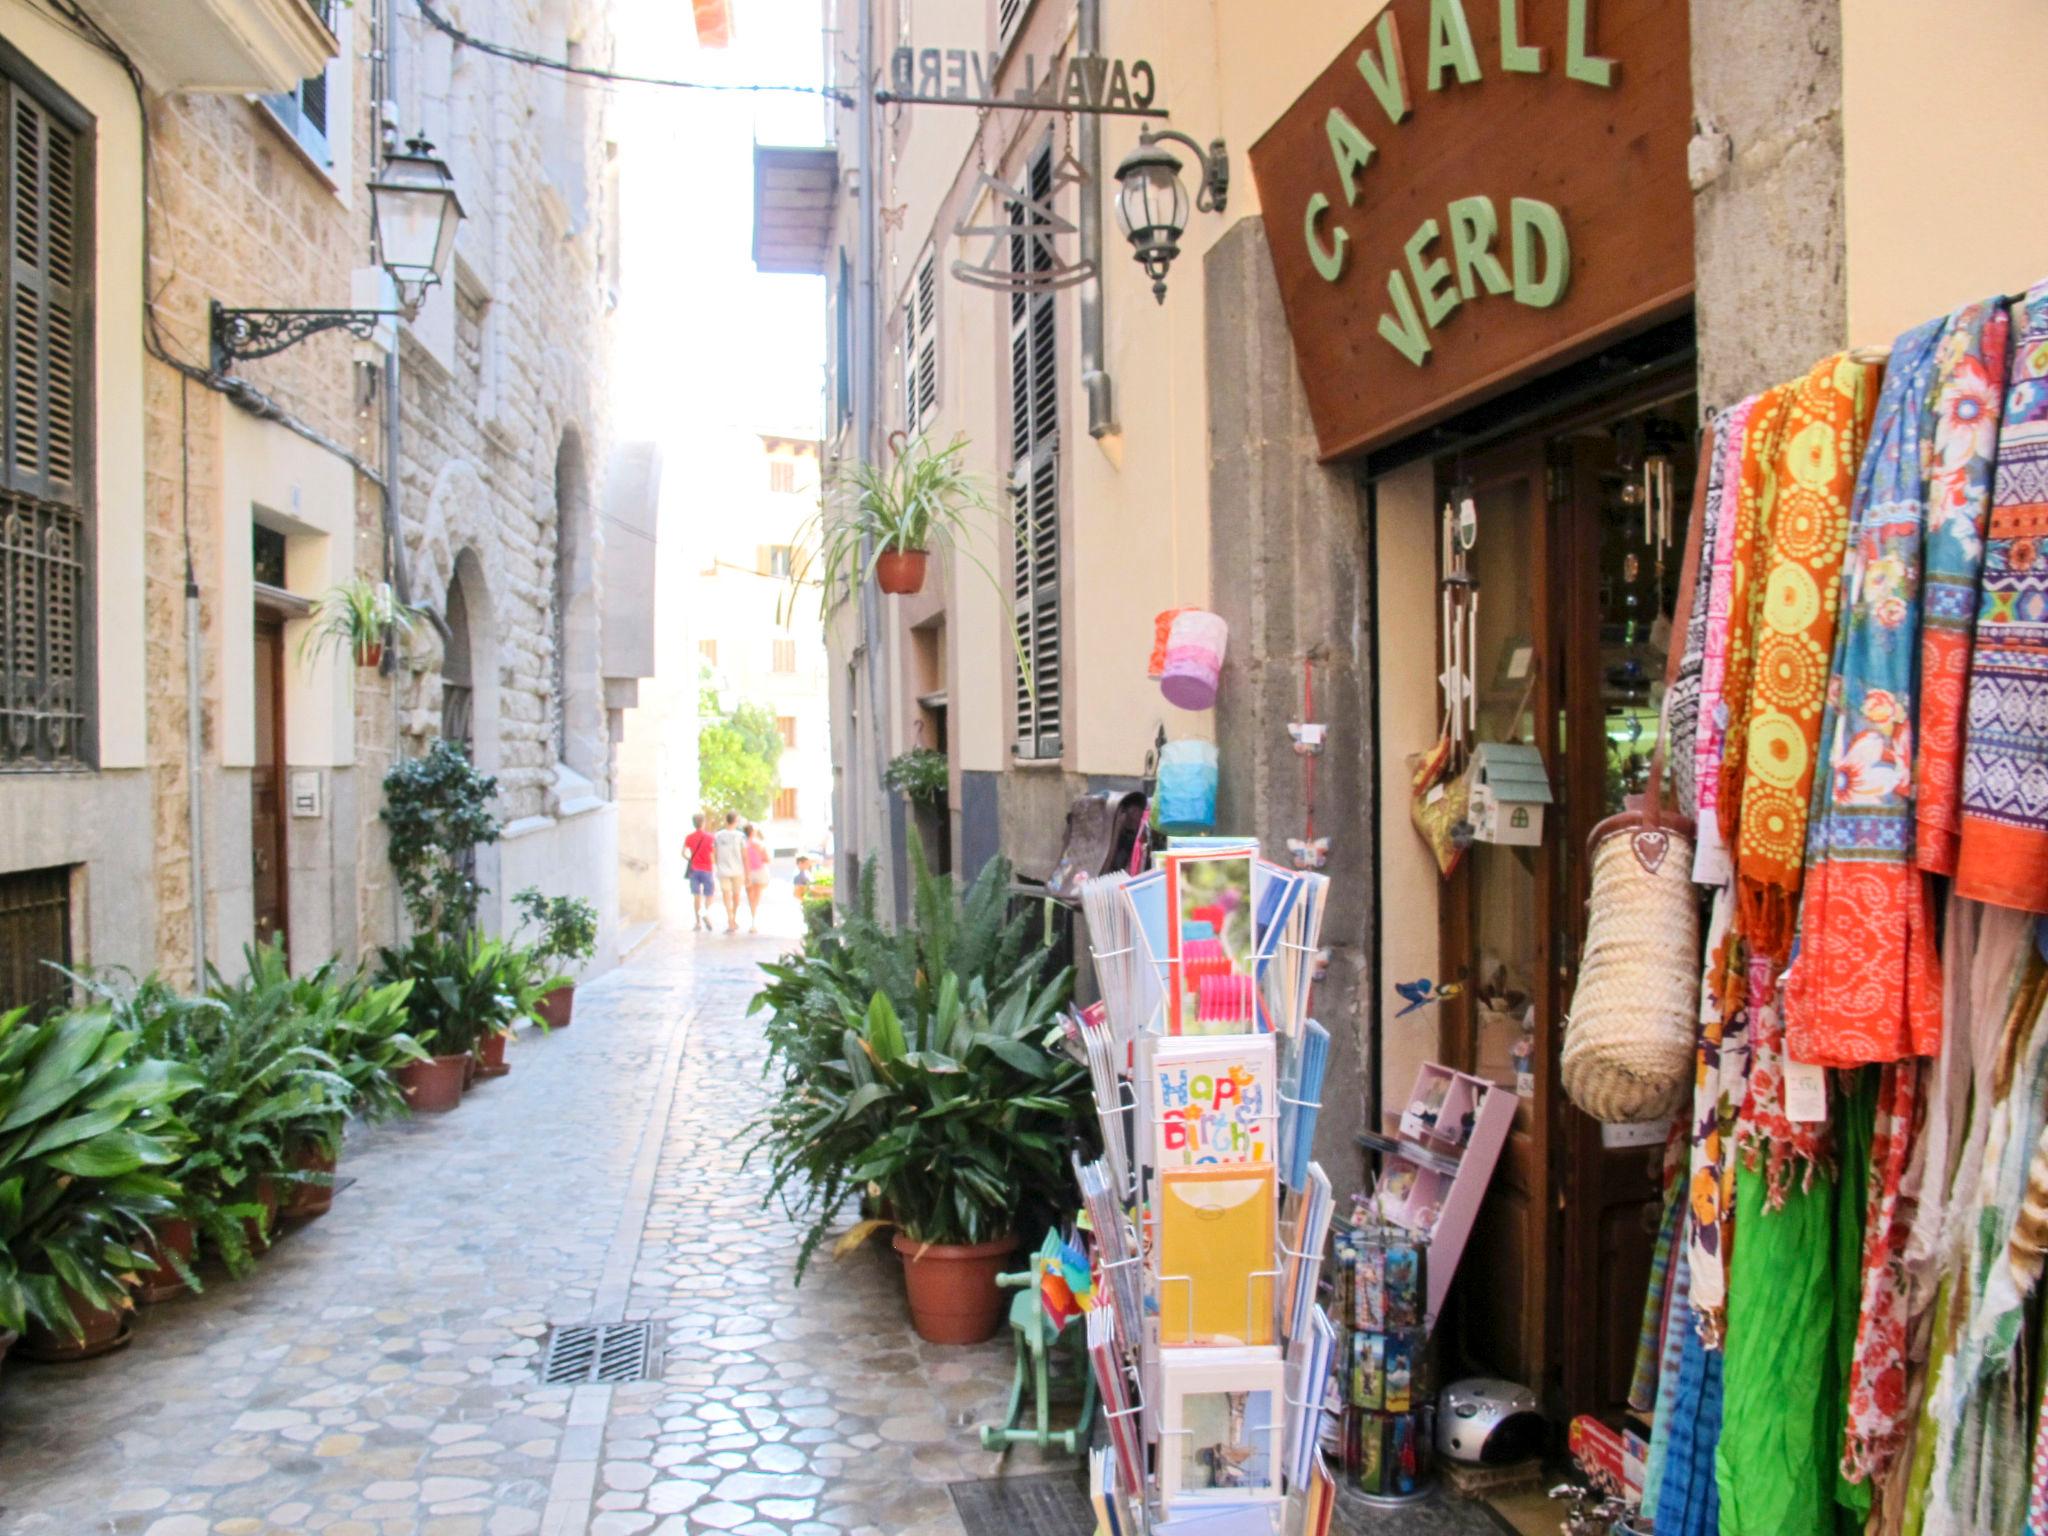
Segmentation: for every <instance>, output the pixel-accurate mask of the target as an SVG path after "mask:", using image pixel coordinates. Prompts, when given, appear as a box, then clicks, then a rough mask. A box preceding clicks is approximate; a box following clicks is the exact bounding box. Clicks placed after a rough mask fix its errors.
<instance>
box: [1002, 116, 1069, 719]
mask: <svg viewBox="0 0 2048 1536" xmlns="http://www.w3.org/2000/svg"><path fill="white" fill-rule="evenodd" d="M1026 186H1027V189H1028V191H1029V192H1030V195H1031V196H1032V197H1033V198H1034V199H1037V200H1040V201H1043V200H1044V199H1046V198H1049V197H1050V196H1051V195H1052V147H1051V145H1050V144H1049V143H1048V144H1047V145H1046V146H1045V147H1044V148H1043V149H1041V150H1040V151H1039V153H1038V154H1037V155H1035V156H1034V157H1033V158H1032V162H1031V166H1030V170H1029V175H1028V179H1027V182H1026ZM1010 217H1011V222H1012V223H1017V222H1020V221H1021V220H1022V219H1023V217H1024V214H1023V210H1022V209H1021V208H1017V207H1012V209H1011V210H1010ZM1010 257H1011V261H1012V263H1013V265H1014V266H1018V267H1022V266H1024V265H1025V264H1028V265H1029V267H1030V268H1032V269H1034V270H1038V271H1043V270H1045V269H1046V268H1047V267H1049V266H1050V265H1051V253H1050V251H1048V250H1047V249H1046V248H1045V246H1044V243H1043V241H1042V240H1039V239H1037V238H1034V237H1024V236H1019V237H1015V238H1013V239H1012V240H1011V242H1010ZM1058 361H1059V331H1058V312H1057V310H1056V309H1055V307H1054V295H1052V294H1051V293H1034V294H1025V293H1017V294H1013V295H1012V296H1011V302H1010V451H1011V458H1012V470H1011V475H1012V488H1013V492H1014V495H1015V497H1016V504H1015V513H1016V540H1015V545H1014V549H1013V553H1012V563H1011V596H1012V601H1013V605H1014V607H1015V609H1016V617H1017V646H1018V649H1019V651H1020V652H1021V653H1022V663H1023V664H1022V666H1021V667H1020V668H1019V671H1018V674H1017V684H1016V697H1015V700H1014V703H1015V723H1016V727H1017V746H1016V750H1017V755H1018V756H1020V757H1036V758H1044V757H1058V756H1059V755H1060V752H1061V747H1062V741H1061V724H1062V704H1063V698H1062V689H1063V683H1064V680H1065V679H1064V670H1065V669H1064V667H1063V666H1062V660H1063V658H1062V655H1061V646H1060V508H1059V484H1060V475H1059V371H1058Z"/></svg>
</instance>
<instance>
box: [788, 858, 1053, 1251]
mask: <svg viewBox="0 0 2048 1536" xmlns="http://www.w3.org/2000/svg"><path fill="white" fill-rule="evenodd" d="M912 853H913V858H914V859H915V861H916V864H917V871H916V873H917V893H916V900H915V909H914V914H915V921H914V924H913V926H911V927H909V928H906V929H903V930H901V931H892V930H890V929H887V928H885V927H883V926H882V924H881V923H880V921H879V920H878V918H877V916H876V912H875V883H874V867H873V865H872V864H870V866H869V867H868V869H867V870H866V871H865V872H864V874H863V877H862V880H861V884H860V891H859V895H858V897H857V899H856V900H855V901H854V903H853V904H852V907H851V909H850V910H849V911H848V912H847V914H846V916H845V918H844V920H843V921H842V922H841V923H840V924H838V925H837V926H835V927H832V928H828V929H824V930H822V931H820V932H817V933H814V934H813V935H812V936H811V937H810V939H809V940H807V942H806V945H805V948H804V951H803V952H802V953H801V954H799V955H797V956H794V957H791V958H789V959H786V960H784V961H783V962H781V963H779V964H775V965H768V966H763V967H762V969H763V971H764V972H765V973H766V974H767V977H768V984H767V986H765V987H764V988H762V990H761V992H760V993H759V994H757V995H756V997H755V998H754V1000H753V1002H752V1004H751V1005H750V1011H760V1010H763V1009H765V1010H767V1011H768V1013H769V1019H768V1023H767V1026H766V1029H765V1031H764V1033H765V1035H766V1037H767V1040H768V1046H769V1071H771V1072H772V1073H774V1074H775V1075H776V1076H777V1077H778V1078H779V1085H778V1089H777V1093H776V1097H775V1099H774V1101H773V1103H772V1104H771V1105H770V1107H769V1109H768V1111H767V1112H766V1113H765V1114H764V1115H762V1116H761V1118H760V1119H759V1120H758V1121H757V1122H756V1124H755V1131H756V1140H755V1143H754V1146H753V1147H752V1149H751V1150H750V1151H749V1153H748V1156H749V1157H752V1156H754V1155H755V1154H756V1153H758V1154H760V1155H762V1156H763V1157H765V1159H766V1160H767V1163H768V1167H769V1172H770V1180H769V1192H768V1198H769V1199H780V1200H781V1201H782V1203H783V1205H784V1208H785V1209H787V1210H788V1211H789V1212H790V1213H791V1214H792V1215H795V1216H798V1217H800V1218H802V1219H803V1220H805V1222H806V1224H807V1226H806V1231H805V1234H804V1239H803V1243H802V1245H801V1247H800V1249H799V1251H798V1255H797V1275H798V1278H799V1279H801V1278H802V1275H803V1272H804V1269H805V1267H806V1266H807V1265H808V1264H809V1262H810V1259H811V1256H812V1255H813V1254H814V1253H815V1251H816V1250H817V1247H818V1244H819V1243H820V1242H821V1241H822V1240H823V1239H824V1237H825V1235H826V1233H827V1231H828V1230H829V1229H830V1227H831V1225H832V1224H833V1222H834V1221H836V1220H837V1219H838V1216H839V1213H840V1211H841V1209H842V1208H843V1206H844V1205H845V1203H846V1201H847V1199H848V1198H849V1197H850V1196H852V1195H854V1194H855V1193H857V1192H860V1191H864V1190H865V1191H870V1192H872V1193H874V1194H876V1195H878V1196H879V1197H881V1198H882V1199H884V1200H886V1201H887V1203H888V1205H889V1208H890V1210H891V1212H892V1215H893V1217H894V1219H895V1221H896V1223H897V1224H898V1225H900V1226H902V1227H903V1228H904V1230H905V1231H906V1232H907V1233H908V1234H909V1235H911V1236H912V1237H915V1238H917V1239H919V1240H921V1241H925V1242H948V1243H950V1242H979V1241H983V1240H985V1239H987V1238H990V1237H993V1236H997V1235H1000V1234H1001V1233H1003V1232H1006V1231H1009V1230H1013V1229H1020V1228H1021V1229H1026V1230H1027V1232H1028V1229H1029V1228H1031V1227H1032V1226H1033V1225H1034V1224H1042V1223H1044V1222H1046V1221H1048V1220H1050V1219H1051V1218H1052V1216H1053V1215H1054V1214H1055V1213H1056V1212H1057V1211H1058V1209H1059V1208H1060V1207H1061V1205H1062V1204H1063V1203H1064V1202H1065V1201H1066V1198H1067V1193H1066V1191H1067V1181H1068V1170H1067V1168H1066V1165H1065V1163H1064V1160H1063V1159H1064V1151H1065V1143H1066V1138H1067V1136H1068V1135H1069V1133H1070V1131H1071V1128H1072V1127H1073V1126H1074V1125H1076V1124H1079V1123H1081V1122H1083V1120H1084V1119H1085V1117H1084V1116H1083V1115H1082V1114H1081V1105H1082V1095H1083V1094H1084V1093H1085V1086H1084V1083H1083V1081H1082V1074H1081V1072H1080V1071H1079V1069H1078V1068H1076V1067H1074V1066H1073V1065H1072V1064H1071V1063H1070V1062H1068V1061H1067V1060H1066V1058H1065V1057H1064V1056H1062V1055H1060V1054H1058V1053H1057V1052H1056V1051H1055V1050H1053V1049H1052V1048H1050V1047H1048V1046H1047V1045H1046V1043H1045V1041H1046V1037H1047V1036H1048V1035H1049V1034H1050V1033H1051V1031H1052V1030H1053V1029H1054V1027H1055V1025H1056V1021H1057V1017H1058V1010H1059V1008H1060V1006H1061V1004H1062V1003H1063V1002H1064V1001H1065V998H1066V995H1067V992H1068V989H1069V986H1070V984H1071V980H1072V977H1071V973H1069V972H1067V971H1064V970H1062V971H1060V972H1058V973H1057V974H1054V975H1047V974H1046V965H1045V959H1044V953H1043V951H1042V950H1039V949H1037V948H1035V947H1034V946H1033V945H1032V943H1031V935H1030V920H1029V918H1028V917H1021V918H1019V919H1018V920H1016V921H1014V922H1011V921H1006V919H1005V916H1004V903H1005V897H1006V892H1007V888H1008V886H1009V882H1010V872H1009V868H1008V866H1007V864H1006V863H1005V862H1004V861H1002V860H994V861H992V862H991V863H990V864H989V865H988V866H987V867H985V868H984V869H983V871H982V873H981V875H980V877H979V878H978V879H977V880H976V881H975V882H974V884H973V885H972V886H970V887H969V888H968V890H967V892H966V894H965V896H964V897H961V898H956V897H955V895H954V893H953V886H952V882H951V881H950V880H949V879H947V878H946V877H945V876H934V875H932V874H930V872H929V871H928V870H926V869H925V868H924V865H923V861H922V859H921V858H918V857H917V849H916V845H915V844H913V845H912ZM876 1225H878V1224H875V1223H869V1224H864V1225H863V1226H861V1227H857V1228H855V1229H854V1232H853V1233H852V1234H851V1235H850V1239H849V1240H850V1241H858V1240H859V1239H860V1238H862V1237H864V1236H865V1235H867V1233H868V1232H869V1231H872V1230H874V1227H875V1226H876Z"/></svg>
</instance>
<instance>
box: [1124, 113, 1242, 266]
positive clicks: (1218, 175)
mask: <svg viewBox="0 0 2048 1536" xmlns="http://www.w3.org/2000/svg"><path fill="white" fill-rule="evenodd" d="M1169 139H1170V140H1172V141H1173V142H1174V143H1176V144H1185V145H1186V146H1187V147H1188V149H1189V150H1190V151H1191V152H1192V153H1193V154H1194V157H1195V163H1196V164H1197V165H1198V166H1199V167H1200V168H1201V181H1200V184H1199V185H1198V186H1197V187H1196V188H1195V206H1196V207H1197V208H1199V209H1201V210H1202V212H1204V213H1221V212H1222V211H1223V205H1224V202H1225V200H1226V199H1227V198H1228V197H1229V195H1230V160H1229V157H1228V156H1227V155H1226V154H1225V153H1224V149H1223V141H1222V140H1221V139H1212V140H1210V141H1209V147H1208V148H1207V149H1206V150H1205V149H1204V148H1203V147H1202V146H1201V145H1200V144H1198V143H1196V142H1195V141H1194V140H1193V139H1191V138H1189V137H1188V136H1187V135H1186V134H1184V133H1182V132H1180V131H1179V130H1178V129H1174V128H1147V129H1145V130H1144V131H1143V132H1141V133H1140V134H1139V135H1138V147H1137V148H1136V149H1134V150H1132V151H1131V152H1130V153H1129V154H1128V155H1125V156H1124V159H1123V164H1121V165H1119V166H1118V167H1117V168H1116V179H1117V182H1118V187H1117V194H1116V221H1117V223H1118V224H1119V225H1121V226H1122V227H1123V232H1124V236H1125V238H1127V239H1128V240H1129V241H1130V242H1131V246H1132V249H1133V252H1134V254H1135V257H1136V259H1137V262H1138V265H1139V266H1141V267H1143V268H1144V269H1145V275H1146V276H1147V277H1149V278H1151V279H1152V293H1153V295H1154V297H1156V298H1157V299H1158V300H1159V302H1160V303H1162V304H1164V303H1165V302H1166V271H1167V268H1169V267H1171V266H1172V265H1173V259H1174V257H1176V256H1178V255H1179V254H1180V237H1181V234H1182V233H1183V231H1185V230H1186V229H1187V227H1188V194H1187V189H1186V188H1185V187H1183V186H1182V185H1181V182H1180V160H1179V159H1178V158H1177V157H1176V156H1175V155H1173V154H1172V153H1171V152H1170V151H1168V150H1166V149H1164V148H1163V147H1162V145H1164V143H1165V142H1166V141H1167V140H1169Z"/></svg>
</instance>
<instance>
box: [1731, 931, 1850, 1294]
mask: <svg viewBox="0 0 2048 1536" xmlns="http://www.w3.org/2000/svg"><path fill="white" fill-rule="evenodd" d="M1776 970H1777V967H1776V966H1774V965H1773V964H1772V963H1771V962H1770V961H1769V960H1766V959H1762V958H1758V957H1752V958H1751V960H1750V961H1749V1092H1748V1095H1747V1097H1745V1098H1744V1100H1743V1102H1742V1113H1741V1115H1740V1116H1739V1118H1738V1119H1737V1121H1736V1131H1735V1135H1736V1141H1737V1144H1738V1146H1739V1149H1740V1151H1741V1155H1742V1162H1743V1166H1744V1167H1746V1168H1752V1169H1754V1168H1757V1167H1759V1166H1760V1167H1761V1168H1762V1170H1763V1175H1764V1193H1763V1202H1764V1208H1765V1209H1766V1210H1772V1211H1775V1210H1777V1209H1778V1208H1779V1207H1780V1206H1782V1205H1783V1204H1784V1203H1785V1198H1786V1196H1787V1194H1788V1193H1789V1192H1790V1190H1791V1188H1792V1184H1793V1181H1794V1180H1795V1179H1797V1180H1798V1181H1799V1183H1800V1184H1801V1185H1802V1186H1803V1187H1805V1188H1809V1189H1810V1188H1811V1187H1812V1186H1813V1176H1814V1175H1815V1174H1816V1173H1821V1172H1825V1171H1826V1170H1827V1166H1828V1154H1827V1129H1828V1127H1827V1122H1826V1121H1825V1120H1794V1119H1793V1118H1792V1117H1791V1115H1790V1114H1789V1113H1788V1112H1787V1107H1786V1103H1785V1022H1784V1007H1785V995H1784V993H1783V991H1782V990H1780V989H1778V988H1775V987H1774V986H1773V985H1772V977H1773V974H1774V973H1775V971H1776ZM1729 1286H1730V1290H1731V1292H1732V1290H1733V1287H1734V1281H1733V1279H1732V1278H1731V1279H1730V1281H1729Z"/></svg>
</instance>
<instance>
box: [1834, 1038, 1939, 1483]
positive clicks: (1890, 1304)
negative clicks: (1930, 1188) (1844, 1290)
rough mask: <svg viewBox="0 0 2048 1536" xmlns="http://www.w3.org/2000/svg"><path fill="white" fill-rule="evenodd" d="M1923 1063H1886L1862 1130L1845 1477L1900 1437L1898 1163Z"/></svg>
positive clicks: (1902, 1352)
mask: <svg viewBox="0 0 2048 1536" xmlns="http://www.w3.org/2000/svg"><path fill="white" fill-rule="evenodd" d="M1924 1070H1925V1065H1924V1063H1922V1062H1919V1061H1911V1060H1909V1061H1900V1062H1892V1063H1889V1064H1888V1065H1886V1066H1885V1068H1884V1069H1883V1071H1882V1073H1881V1074H1880V1076H1879V1078H1878V1087H1877V1117H1876V1122H1875V1124H1874V1125H1873V1127H1872V1130H1871V1136H1870V1188H1869V1193H1868V1203H1867V1205H1866V1207H1865V1211H1864V1218H1863V1259H1862V1266H1861V1267H1862V1275H1863V1283H1862V1299H1861V1302H1860V1304H1859V1306H1858V1308H1857V1319H1856V1349H1855V1358H1854V1360H1853V1362H1852V1363H1851V1365H1850V1369H1849V1414H1848V1431H1847V1434H1846V1435H1845V1436H1844V1439H1843V1444H1842V1476H1843V1477H1845V1478H1847V1479H1848V1480H1849V1481H1850V1482H1852V1483H1861V1482H1865V1481H1868V1482H1871V1483H1873V1484H1875V1483H1878V1482H1881V1481H1882V1480H1883V1479H1884V1476H1885V1473H1886V1471H1887V1469H1888V1468H1889V1467H1890V1465H1891V1461H1892V1458H1893V1457H1895V1456H1897V1455H1898V1453H1899V1450H1900V1448H1901V1447H1902V1446H1903V1445H1904V1444H1905V1440H1906V1432H1907V1430H1908V1428H1909V1427H1910V1424H1911V1421H1910V1419H1909V1418H1908V1416H1907V1390H1906V1389H1907V1369H1906V1361H1907V1348H1906V1328H1907V1323H1908V1321H1909V1308H1910V1306H1911V1290H1910V1288H1909V1286H1908V1284H1907V1279H1906V1237H1907V1234H1908V1232H1909V1230H1910V1229H1911V1227H1912V1223H1913V1206H1912V1202H1911V1201H1910V1199H1908V1198H1906V1196H1905V1194H1904V1187H1905V1181H1906V1165H1907V1163H1908V1161H1909V1160H1910V1159H1911V1157H1912V1153H1913V1141H1914V1133H1915V1131H1916V1129H1917V1126H1916V1121H1917V1120H1918V1119H1919V1114H1920V1109H1921V1105H1922V1098H1921V1091H1920V1084H1921V1074H1922V1072H1923V1071H1924Z"/></svg>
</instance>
